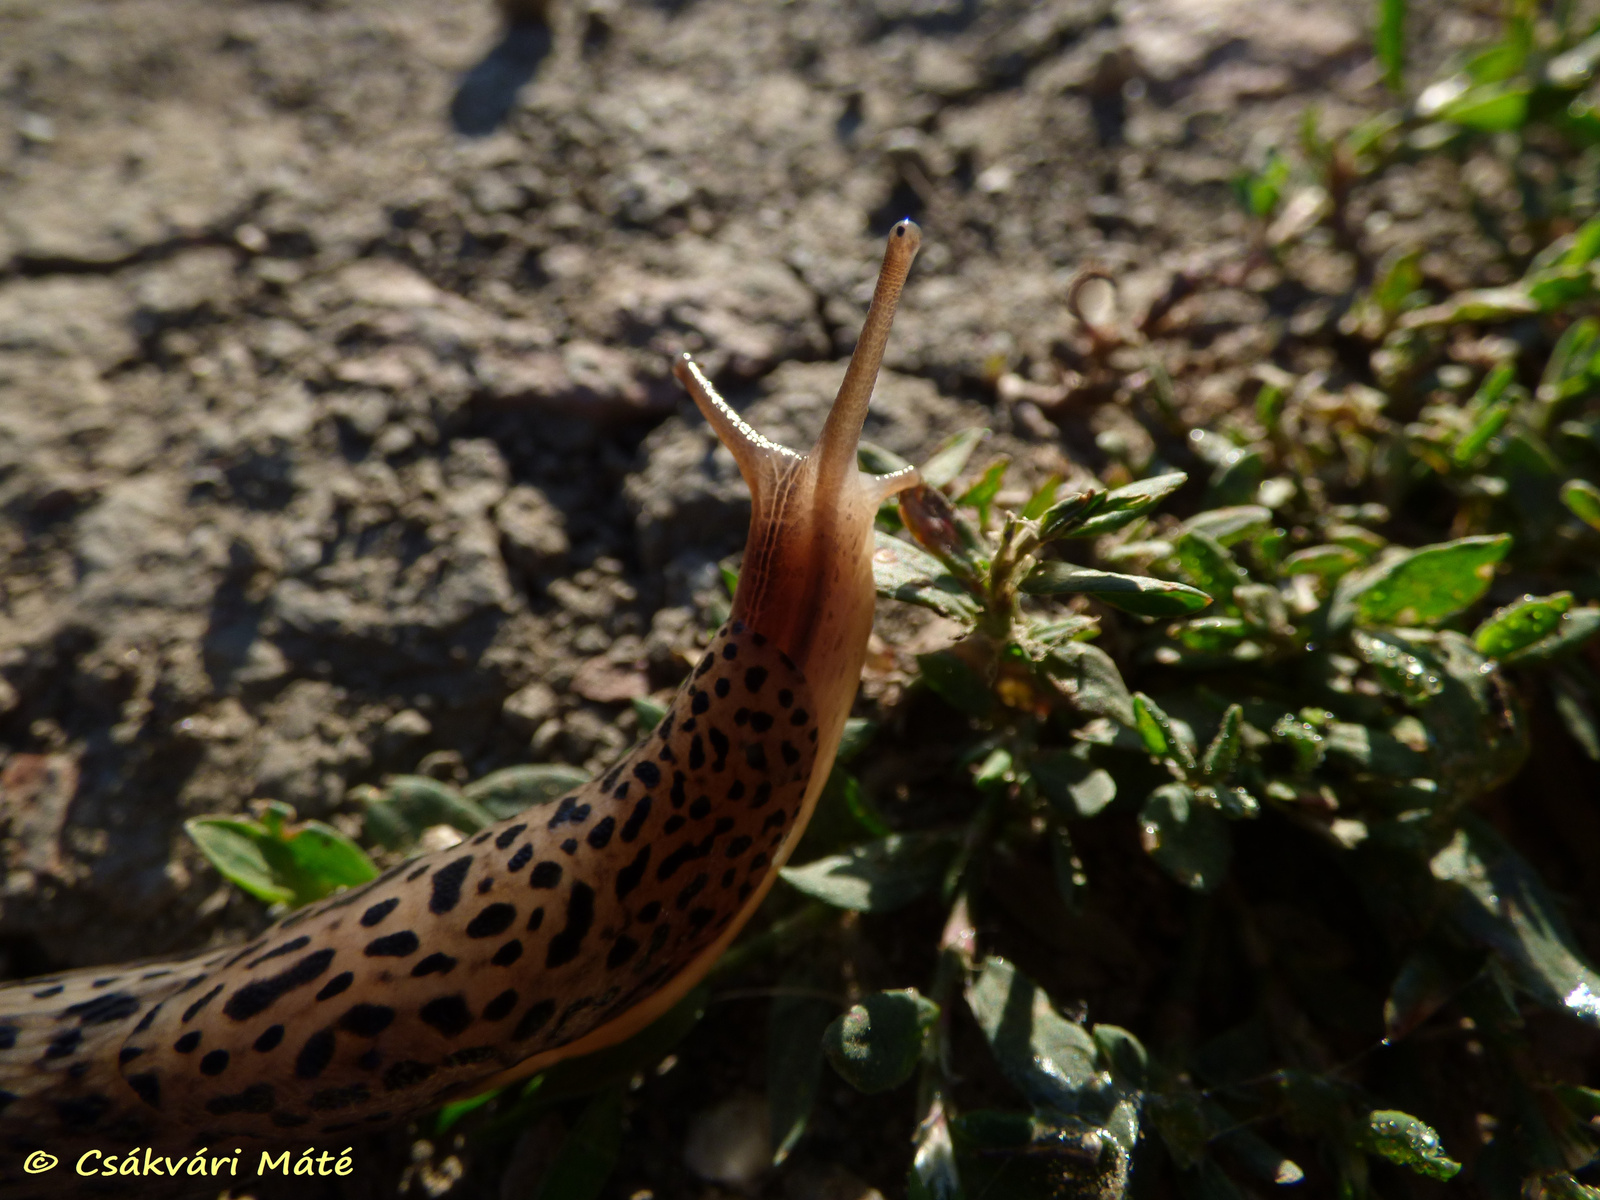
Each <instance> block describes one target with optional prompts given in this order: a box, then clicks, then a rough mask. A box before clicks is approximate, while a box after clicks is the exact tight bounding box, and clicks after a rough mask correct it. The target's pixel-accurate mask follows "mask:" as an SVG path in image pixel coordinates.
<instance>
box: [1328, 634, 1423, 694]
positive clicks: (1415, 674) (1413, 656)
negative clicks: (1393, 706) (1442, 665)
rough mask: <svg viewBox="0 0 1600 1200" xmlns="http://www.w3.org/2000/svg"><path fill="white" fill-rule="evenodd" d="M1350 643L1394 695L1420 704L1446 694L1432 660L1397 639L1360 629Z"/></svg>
mask: <svg viewBox="0 0 1600 1200" xmlns="http://www.w3.org/2000/svg"><path fill="white" fill-rule="evenodd" d="M1350 640H1351V645H1353V646H1354V647H1355V650H1356V653H1357V654H1359V655H1360V656H1361V658H1362V661H1364V662H1365V663H1367V665H1368V666H1370V667H1371V668H1372V669H1373V671H1374V673H1375V674H1376V675H1377V676H1378V681H1379V682H1380V683H1382V684H1383V686H1384V687H1385V688H1387V689H1388V690H1389V692H1390V693H1392V694H1393V695H1396V696H1404V697H1405V698H1406V699H1408V700H1410V701H1412V702H1413V703H1420V702H1423V701H1426V700H1429V699H1431V698H1432V697H1434V696H1437V695H1438V694H1439V693H1440V692H1442V691H1443V690H1444V677H1443V675H1442V673H1441V672H1440V670H1439V664H1438V662H1437V661H1436V660H1435V659H1434V658H1433V656H1432V655H1429V656H1428V657H1427V658H1424V657H1423V656H1422V655H1420V654H1417V653H1415V652H1414V650H1415V648H1414V647H1412V646H1411V645H1410V644H1409V643H1407V642H1406V641H1404V640H1402V639H1401V638H1399V637H1398V636H1397V635H1395V634H1393V633H1366V632H1364V631H1362V630H1359V629H1358V630H1356V631H1355V633H1354V634H1353V635H1352V637H1351V639H1350Z"/></svg>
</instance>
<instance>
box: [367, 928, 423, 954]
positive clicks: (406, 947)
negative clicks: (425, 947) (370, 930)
mask: <svg viewBox="0 0 1600 1200" xmlns="http://www.w3.org/2000/svg"><path fill="white" fill-rule="evenodd" d="M421 944H422V943H421V942H419V941H418V940H417V935H416V934H414V933H412V932H411V930H409V929H402V930H400V932H399V933H390V934H385V935H384V936H383V937H381V938H373V939H372V940H371V941H370V942H368V943H367V945H366V948H365V949H364V950H362V953H363V954H365V955H366V956H367V957H368V958H404V957H405V956H406V955H408V954H415V953H416V952H417V947H418V946H420V945H421Z"/></svg>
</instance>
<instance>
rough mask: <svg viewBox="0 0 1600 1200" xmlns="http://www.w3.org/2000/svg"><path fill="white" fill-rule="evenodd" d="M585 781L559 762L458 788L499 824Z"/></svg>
mask: <svg viewBox="0 0 1600 1200" xmlns="http://www.w3.org/2000/svg"><path fill="white" fill-rule="evenodd" d="M639 703H640V701H638V700H635V701H634V706H635V708H637V707H638V705H639ZM657 707H659V706H657ZM659 720H660V717H657V718H656V721H659ZM654 725H655V722H652V723H651V725H650V726H649V728H653V727H654ZM588 782H589V773H588V772H587V771H585V770H583V769H582V768H581V767H569V766H564V765H562V764H560V763H530V764H526V765H524V766H520V767H506V768H505V769H504V770H500V771H491V772H490V773H489V774H487V775H485V776H484V777H483V778H481V779H475V780H473V781H472V782H471V783H469V784H467V786H466V787H464V788H462V789H461V795H462V797H463V798H464V799H465V800H467V801H468V802H469V803H472V804H476V805H478V806H479V807H480V808H482V809H483V811H484V812H486V813H488V814H489V815H490V816H492V817H493V818H494V819H495V820H497V821H503V820H505V819H506V818H507V817H514V816H516V815H517V814H518V813H519V812H522V811H523V810H524V809H527V808H532V807H533V806H534V805H536V804H548V803H550V801H552V800H558V799H560V798H561V797H562V796H565V795H566V794H567V793H569V792H571V791H573V790H575V789H576V788H580V787H582V786H583V785H584V784H586V783H588ZM450 823H451V824H454V822H450ZM457 828H459V826H457Z"/></svg>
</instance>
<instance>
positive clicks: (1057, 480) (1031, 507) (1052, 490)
mask: <svg viewBox="0 0 1600 1200" xmlns="http://www.w3.org/2000/svg"><path fill="white" fill-rule="evenodd" d="M1061 483H1062V477H1061V476H1060V475H1051V476H1050V478H1049V479H1046V480H1045V481H1044V482H1043V483H1041V484H1040V485H1039V486H1038V487H1037V488H1036V489H1035V490H1034V493H1033V495H1031V496H1029V497H1028V502H1027V503H1026V504H1024V505H1023V506H1022V512H1021V513H1019V514H1018V515H1019V516H1020V517H1022V519H1023V520H1025V521H1037V520H1038V519H1039V518H1040V517H1042V516H1044V514H1045V513H1046V512H1048V511H1049V510H1050V506H1051V505H1053V504H1054V503H1055V499H1056V492H1058V491H1059V490H1060V489H1061Z"/></svg>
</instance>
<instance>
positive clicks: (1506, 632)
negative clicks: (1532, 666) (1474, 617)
mask: <svg viewBox="0 0 1600 1200" xmlns="http://www.w3.org/2000/svg"><path fill="white" fill-rule="evenodd" d="M1571 607H1572V593H1571V592H1556V593H1555V594H1554V595H1550V596H1524V597H1522V599H1520V600H1517V601H1515V602H1514V603H1511V604H1508V605H1506V606H1505V607H1504V608H1500V609H1496V610H1495V612H1494V614H1493V615H1492V616H1490V617H1489V618H1488V619H1487V620H1486V621H1484V622H1483V624H1481V625H1479V626H1478V628H1477V629H1476V630H1475V631H1474V632H1473V634H1472V644H1473V645H1474V646H1476V647H1477V648H1478V653H1479V654H1485V655H1488V656H1489V657H1490V658H1504V657H1505V656H1506V655H1508V654H1514V653H1516V651H1518V650H1521V649H1523V648H1524V647H1526V646H1531V645H1532V644H1533V643H1534V642H1537V641H1538V640H1539V639H1540V638H1543V637H1548V636H1549V635H1550V634H1551V633H1552V632H1554V631H1555V630H1556V628H1557V627H1559V626H1560V624H1561V618H1562V617H1563V616H1564V615H1565V614H1566V612H1567V610H1568V609H1569V608H1571Z"/></svg>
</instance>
